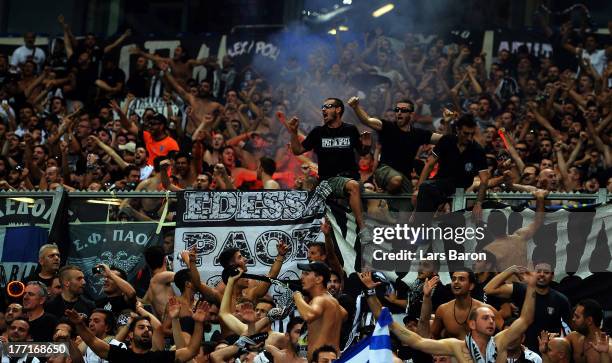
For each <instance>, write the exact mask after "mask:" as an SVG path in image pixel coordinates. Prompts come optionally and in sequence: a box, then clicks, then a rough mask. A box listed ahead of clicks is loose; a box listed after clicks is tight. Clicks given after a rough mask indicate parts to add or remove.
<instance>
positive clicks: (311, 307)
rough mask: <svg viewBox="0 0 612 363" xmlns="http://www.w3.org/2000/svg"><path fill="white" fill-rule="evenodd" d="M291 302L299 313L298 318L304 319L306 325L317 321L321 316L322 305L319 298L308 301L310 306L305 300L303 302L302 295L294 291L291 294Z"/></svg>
mask: <svg viewBox="0 0 612 363" xmlns="http://www.w3.org/2000/svg"><path fill="white" fill-rule="evenodd" d="M293 300H294V301H295V306H296V307H297V309H298V311H299V312H300V316H301V317H302V318H304V320H305V321H306V322H307V323H310V322H311V321H314V320H317V319H318V318H320V317H321V316H322V315H323V303H322V301H321V299H320V298H314V299H312V300H311V301H310V304H308V303H307V302H306V300H304V296H303V295H302V293H301V292H299V291H296V292H294V293H293Z"/></svg>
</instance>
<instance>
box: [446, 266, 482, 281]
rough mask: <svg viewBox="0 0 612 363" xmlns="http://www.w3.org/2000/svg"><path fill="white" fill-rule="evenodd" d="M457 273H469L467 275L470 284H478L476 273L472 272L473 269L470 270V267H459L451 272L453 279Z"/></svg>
mask: <svg viewBox="0 0 612 363" xmlns="http://www.w3.org/2000/svg"><path fill="white" fill-rule="evenodd" d="M455 272H467V274H468V281H469V282H470V283H472V284H475V283H476V275H474V271H472V269H471V268H469V267H459V268H457V269H455V270H453V271H451V274H450V275H451V277H453V274H454V273H455Z"/></svg>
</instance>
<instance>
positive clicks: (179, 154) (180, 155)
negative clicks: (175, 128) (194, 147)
mask: <svg viewBox="0 0 612 363" xmlns="http://www.w3.org/2000/svg"><path fill="white" fill-rule="evenodd" d="M180 158H185V159H187V161H188V162H189V161H191V159H192V157H191V155H190V154H189V153H186V152H184V151H180V152H178V153H176V154H175V155H174V160H175V161H178V159H180Z"/></svg>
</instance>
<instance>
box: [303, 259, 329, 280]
mask: <svg viewBox="0 0 612 363" xmlns="http://www.w3.org/2000/svg"><path fill="white" fill-rule="evenodd" d="M297 267H298V268H299V269H300V270H302V271H312V272H316V273H317V274H319V275H321V276H323V281H325V282H327V281H329V278H330V277H331V272H330V270H329V267H327V265H326V264H325V263H323V262H320V261H314V262H311V263H298V264H297Z"/></svg>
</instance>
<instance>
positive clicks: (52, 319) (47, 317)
mask: <svg viewBox="0 0 612 363" xmlns="http://www.w3.org/2000/svg"><path fill="white" fill-rule="evenodd" d="M57 321H58V320H57V317H56V316H55V315H53V314H49V313H47V312H45V313H44V314H43V315H42V316H41V317H40V318H38V319H35V320H31V321H30V335H31V336H32V341H34V342H51V341H53V333H54V332H55V326H56V325H57Z"/></svg>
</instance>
